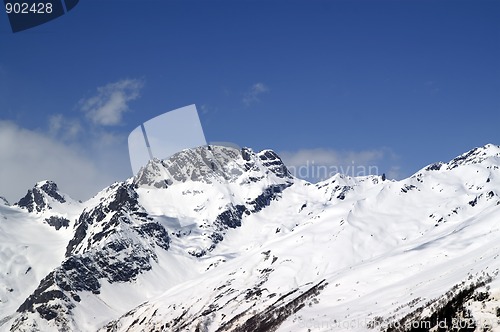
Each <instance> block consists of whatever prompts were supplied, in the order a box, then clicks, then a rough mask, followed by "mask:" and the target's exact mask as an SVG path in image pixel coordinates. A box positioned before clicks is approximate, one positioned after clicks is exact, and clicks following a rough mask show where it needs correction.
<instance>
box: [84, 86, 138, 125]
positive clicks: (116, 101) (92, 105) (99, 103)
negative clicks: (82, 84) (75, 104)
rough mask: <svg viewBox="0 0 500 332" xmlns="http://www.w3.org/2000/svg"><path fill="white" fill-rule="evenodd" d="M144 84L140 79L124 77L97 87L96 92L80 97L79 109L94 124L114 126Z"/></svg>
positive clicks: (120, 119)
mask: <svg viewBox="0 0 500 332" xmlns="http://www.w3.org/2000/svg"><path fill="white" fill-rule="evenodd" d="M143 86H144V82H143V81H142V80H137V79H125V80H121V81H118V82H114V83H109V84H106V85H105V86H101V87H98V88H97V94H96V95H94V96H92V97H90V98H85V99H82V100H81V101H80V103H79V105H80V109H81V110H82V111H83V112H85V114H86V116H87V118H88V119H89V120H90V121H92V122H93V123H94V124H96V125H101V126H114V125H117V124H120V123H121V121H122V117H123V113H125V112H127V111H128V110H129V105H128V104H129V102H130V101H132V100H136V99H137V98H139V96H140V91H141V89H142V88H143Z"/></svg>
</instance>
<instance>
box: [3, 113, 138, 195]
mask: <svg viewBox="0 0 500 332" xmlns="http://www.w3.org/2000/svg"><path fill="white" fill-rule="evenodd" d="M59 119H60V118H59V117H54V118H52V125H53V130H60V129H61V127H58V126H59V125H60V121H62V122H64V120H59ZM120 144H121V143H120ZM126 151H127V150H126V146H121V145H119V144H117V143H116V142H115V144H114V145H102V146H101V147H99V148H96V147H95V146H92V147H89V146H86V145H84V144H79V143H75V142H64V141H62V140H61V139H59V138H57V137H55V136H52V135H51V134H50V133H44V132H39V131H34V130H29V129H25V128H21V127H19V126H18V125H16V124H14V123H12V122H6V121H0V160H1V164H2V167H0V196H5V197H6V198H7V199H8V200H9V201H10V202H16V201H17V200H19V198H21V197H22V196H24V195H25V194H26V191H27V190H28V189H30V188H31V187H33V185H34V184H35V183H36V182H38V181H42V180H53V181H55V182H56V183H57V184H58V185H59V187H60V188H61V191H63V192H66V193H68V194H69V195H71V196H72V197H74V198H76V199H87V198H89V197H90V196H91V195H93V194H95V193H97V192H98V191H99V190H101V189H103V188H104V187H105V186H107V185H109V184H111V183H113V182H114V181H120V180H124V179H125V178H127V177H129V176H130V166H129V164H128V160H127V153H126Z"/></svg>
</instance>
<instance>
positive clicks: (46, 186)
mask: <svg viewBox="0 0 500 332" xmlns="http://www.w3.org/2000/svg"><path fill="white" fill-rule="evenodd" d="M53 202H59V203H65V202H66V199H65V198H64V196H63V195H61V194H60V193H59V189H58V187H57V184H56V183H55V182H53V181H47V180H45V181H40V182H38V183H36V184H35V186H34V187H33V188H32V189H30V190H28V192H27V193H26V196H24V197H23V198H21V199H20V200H19V202H17V203H16V205H18V206H19V207H21V208H24V209H27V210H28V211H29V212H34V211H36V212H42V211H44V210H46V209H51V208H52V207H51V206H50V203H53Z"/></svg>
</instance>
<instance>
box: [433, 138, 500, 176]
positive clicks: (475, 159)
mask: <svg viewBox="0 0 500 332" xmlns="http://www.w3.org/2000/svg"><path fill="white" fill-rule="evenodd" d="M499 157H500V146H498V145H494V144H486V145H484V146H481V147H476V148H474V149H472V150H469V151H467V152H465V153H463V154H461V155H459V156H457V157H455V158H453V159H452V160H450V161H449V162H447V163H443V162H437V163H434V164H431V165H429V166H427V167H425V169H424V170H426V171H438V170H448V171H449V170H452V169H454V168H457V167H459V166H464V165H474V164H480V163H483V162H485V161H487V160H491V159H493V158H499ZM497 163H498V162H497Z"/></svg>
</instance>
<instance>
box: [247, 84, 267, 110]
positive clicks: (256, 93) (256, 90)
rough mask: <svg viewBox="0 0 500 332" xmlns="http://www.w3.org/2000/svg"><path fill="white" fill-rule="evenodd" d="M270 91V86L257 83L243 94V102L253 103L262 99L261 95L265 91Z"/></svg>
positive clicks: (248, 104)
mask: <svg viewBox="0 0 500 332" xmlns="http://www.w3.org/2000/svg"><path fill="white" fill-rule="evenodd" d="M267 92H269V88H268V87H267V86H266V85H265V84H264V83H255V84H254V85H252V86H251V87H250V88H249V89H248V91H246V92H245V93H244V95H243V100H242V101H243V104H245V106H250V105H251V104H253V103H256V102H259V101H260V96H261V95H262V94H263V93H267Z"/></svg>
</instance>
